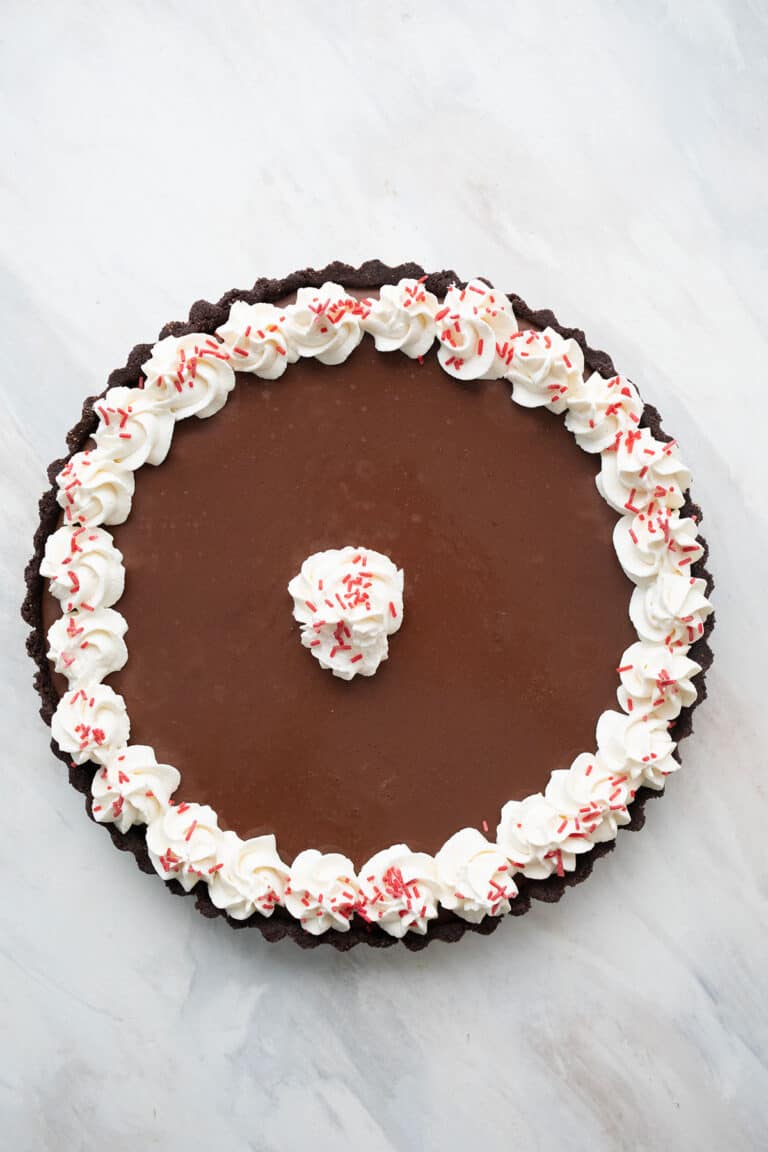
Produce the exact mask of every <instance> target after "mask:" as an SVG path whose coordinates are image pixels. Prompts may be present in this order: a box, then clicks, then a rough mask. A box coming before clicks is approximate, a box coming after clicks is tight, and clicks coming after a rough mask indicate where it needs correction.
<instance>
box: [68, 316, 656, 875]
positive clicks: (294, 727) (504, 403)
mask: <svg viewBox="0 0 768 1152" xmlns="http://www.w3.org/2000/svg"><path fill="white" fill-rule="evenodd" d="M509 393H510V386H509V385H508V384H507V383H505V382H503V381H494V382H478V383H474V384H469V385H467V384H459V383H457V382H456V381H454V380H452V379H451V378H450V377H448V376H447V375H446V374H445V373H444V372H443V371H442V369H441V368H440V367H439V365H438V363H437V359H436V356H435V355H434V354H432V355H429V356H427V357H426V358H425V361H424V363H423V364H422V365H419V364H418V363H416V362H413V361H411V360H409V359H407V358H406V357H405V356H402V355H400V354H397V353H396V354H388V355H381V354H378V353H376V352H375V350H374V348H373V344H372V341H370V340H369V339H368V338H366V339H365V340H364V341H363V343H362V344H361V346H360V347H359V348H358V349H357V351H356V352H354V353H353V355H352V357H351V358H350V359H349V360H348V361H347V362H346V363H345V364H343V365H341V366H340V367H333V368H332V367H325V366H323V365H321V364H319V363H317V362H315V361H311V360H302V361H300V362H299V363H297V364H294V365H292V366H291V367H290V368H289V370H288V372H287V373H286V375H285V376H284V377H283V379H282V380H279V381H277V382H276V383H273V384H267V383H263V382H261V381H258V380H257V379H256V378H254V377H252V376H246V375H242V376H240V377H239V379H238V386H237V388H236V389H235V391H234V392H233V393H232V395H231V397H230V399H229V402H228V403H227V405H226V406H225V408H224V409H223V410H222V411H221V412H219V413H218V414H217V415H216V416H215V417H213V418H211V419H210V420H196V419H190V420H185V421H183V422H180V423H179V424H177V426H176V430H175V434H174V442H173V446H172V449H171V452H170V455H169V457H168V459H167V460H166V462H165V463H164V464H163V465H161V466H160V467H158V468H152V467H145V468H143V469H141V470H140V471H139V473H137V477H136V494H135V499H134V504H133V511H132V514H131V517H130V519H129V521H128V523H127V524H125V525H122V526H119V527H117V528H115V529H113V531H114V536H115V541H116V543H117V546H118V547H119V548H120V549H121V550H122V552H123V553H124V556H125V562H126V569H127V580H126V591H125V595H124V597H123V599H122V600H121V601H120V602H119V604H118V605H117V608H118V609H119V611H120V612H122V613H123V615H124V616H125V617H126V619H127V621H128V626H129V631H128V635H127V643H128V650H129V661H128V664H127V665H126V667H125V669H124V670H123V671H122V672H120V673H119V674H116V675H114V676H112V677H111V678H110V683H112V685H113V686H114V688H115V689H116V690H117V691H119V692H121V693H122V694H123V695H124V697H125V700H126V703H127V706H128V711H129V715H130V717H131V742H132V743H146V744H151V745H152V746H153V747H154V749H155V751H156V754H157V757H158V760H161V761H165V762H167V763H171V764H174V765H175V766H176V767H178V768H179V770H180V772H181V774H182V786H181V790H180V792H179V794H178V796H179V798H183V799H187V800H195V801H197V802H199V803H208V804H210V805H211V806H212V807H213V808H214V809H215V810H216V811H217V812H218V813H219V818H220V823H221V825H222V826H223V827H231V828H234V829H236V830H237V831H238V832H239V833H240V834H241V835H243V836H247V835H252V834H257V833H260V832H265V831H274V832H275V833H276V835H277V840H278V846H279V848H280V850H281V852H282V854H283V856H284V858H285V859H286V860H288V861H290V860H291V859H292V858H293V856H294V855H295V854H296V853H297V852H298V851H300V850H301V849H302V848H306V847H317V848H320V849H323V850H326V851H328V850H340V851H343V852H344V853H345V854H347V855H349V856H351V857H352V859H353V861H354V863H355V864H356V866H359V865H361V864H362V863H363V862H364V861H365V859H366V858H367V857H368V856H369V855H371V854H373V853H374V852H375V851H378V850H379V849H381V848H384V847H386V846H388V845H390V844H394V843H400V842H404V843H407V844H408V845H409V846H410V847H411V848H412V849H414V850H425V851H430V852H435V851H436V850H437V849H438V848H439V847H440V846H441V844H442V843H443V842H444V841H445V839H446V838H447V837H448V836H449V835H451V833H453V832H455V831H456V830H458V829H459V828H460V827H463V826H465V825H467V824H473V825H475V826H477V827H482V824H483V821H486V822H487V825H488V828H489V829H490V832H491V835H493V834H494V832H495V826H496V823H497V821H498V815H499V810H500V807H501V805H502V804H503V803H504V802H505V801H507V800H509V799H512V798H520V797H522V796H524V795H526V794H527V793H530V792H535V791H539V790H542V789H543V788H544V787H545V785H546V781H547V779H548V777H549V774H550V772H551V771H552V770H553V769H554V768H567V767H568V765H569V764H570V762H571V760H572V758H573V757H574V756H575V755H576V754H577V753H578V752H581V751H589V750H591V749H592V748H593V747H594V728H595V723H596V720H597V717H598V716H599V714H600V712H602V711H603V710H604V709H606V708H610V707H613V706H615V691H616V685H617V676H616V671H615V670H616V666H617V664H618V658H619V657H620V655H621V653H622V652H623V650H624V649H625V647H627V645H628V644H630V643H631V642H632V640H633V639H634V635H633V632H632V630H631V627H630V624H629V620H628V617H627V605H628V602H629V594H630V585H629V583H628V581H627V580H626V578H625V577H624V575H623V573H622V572H621V570H620V568H619V565H618V562H617V559H616V556H615V553H614V551H613V548H612V545H611V531H612V529H613V525H614V523H615V519H616V517H615V514H614V513H612V512H611V511H610V510H609V508H608V507H607V505H605V503H604V502H603V501H602V499H601V498H600V497H599V495H598V494H597V492H596V490H595V486H594V477H595V473H596V468H597V464H598V459H597V458H595V457H594V456H589V455H587V454H586V453H584V452H582V451H580V450H579V449H578V448H577V446H576V445H575V443H574V441H573V438H572V437H571V436H570V434H569V433H567V432H566V430H565V429H564V427H563V424H562V420H559V419H557V418H554V417H552V416H551V415H550V414H549V413H547V412H543V411H540V410H539V411H528V410H526V409H522V408H520V407H518V406H517V405H515V404H513V403H512V402H511V401H510V398H509ZM345 544H353V545H363V546H366V547H370V548H375V549H377V550H380V551H383V552H385V553H387V554H388V555H389V556H390V557H391V558H392V559H393V560H394V561H395V562H396V563H397V564H398V565H399V566H401V567H403V568H404V570H405V621H404V624H403V627H402V628H401V630H400V631H399V632H398V633H397V634H396V635H394V636H393V637H391V638H390V658H389V661H388V662H386V663H385V664H383V665H382V666H381V667H380V669H379V671H378V672H377V674H376V675H375V676H374V677H373V678H372V679H369V680H366V679H363V678H362V677H357V678H355V680H354V681H352V682H351V683H345V682H343V681H341V680H338V679H336V678H335V677H333V676H332V675H331V673H330V672H327V671H323V670H322V669H321V668H320V666H319V665H318V663H317V662H316V661H315V660H314V659H313V658H312V657H311V655H310V654H309V652H308V651H307V650H306V649H304V648H302V647H301V644H300V642H299V632H298V626H297V625H296V623H295V622H294V621H293V619H292V616H291V601H290V598H289V596H288V594H287V591H286V586H287V584H288V581H289V580H290V578H291V577H292V576H293V575H294V574H295V573H296V572H297V571H298V569H299V567H300V565H301V562H302V560H303V559H304V558H305V557H306V556H308V555H309V554H310V553H312V552H315V551H318V550H320V549H323V548H332V547H342V546H343V545H345ZM46 601H47V604H46V615H47V616H48V618H49V621H50V619H52V618H53V617H54V616H55V612H56V608H55V605H52V604H51V602H50V597H46Z"/></svg>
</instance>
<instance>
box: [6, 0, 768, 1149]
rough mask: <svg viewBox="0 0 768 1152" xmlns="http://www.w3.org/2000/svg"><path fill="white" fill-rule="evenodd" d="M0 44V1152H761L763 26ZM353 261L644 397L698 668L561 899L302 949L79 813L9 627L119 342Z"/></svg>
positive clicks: (186, 7)
mask: <svg viewBox="0 0 768 1152" xmlns="http://www.w3.org/2000/svg"><path fill="white" fill-rule="evenodd" d="M0 40H1V41H2V48H1V50H2V58H1V59H0V157H1V158H0V169H1V170H2V176H0V257H1V266H0V273H1V275H2V282H1V283H0V326H1V327H2V359H1V361H0V363H1V364H2V372H1V374H0V391H1V396H0V402H1V404H2V409H1V410H0V460H1V461H2V473H3V488H2V495H3V500H2V521H3V526H2V536H1V537H0V539H2V547H0V565H2V569H1V571H2V598H3V614H2V634H1V635H0V651H1V653H2V661H3V685H2V693H1V694H0V710H1V715H2V719H1V729H0V730H1V731H2V734H3V742H4V746H5V754H4V756H3V757H2V761H1V762H0V765H1V767H0V771H2V798H1V803H2V808H1V809H0V819H1V821H2V836H0V867H1V868H2V897H0V951H1V953H2V955H1V956H0V1027H2V1029H3V1037H2V1055H1V1056H0V1130H3V1132H4V1139H3V1143H4V1146H5V1147H7V1148H8V1149H12V1150H13V1152H27V1150H30V1152H32V1150H34V1152H38V1150H45V1152H47V1150H51V1152H72V1150H76V1149H77V1150H79V1149H83V1150H87V1152H91V1150H98V1152H101V1150H104V1149H106V1150H108V1152H123V1150H128V1149H130V1150H132V1152H133V1150H134V1149H141V1150H142V1152H144V1150H147V1149H153V1148H158V1149H171V1150H172V1152H174V1150H175V1149H177V1148H178V1149H184V1150H185V1152H194V1150H197V1149H206V1150H208V1149H215V1148H227V1149H229V1150H232V1152H239V1150H241V1149H258V1150H259V1152H261V1150H265V1152H266V1150H279V1152H292V1150H293V1149H297V1150H298V1149H302V1150H303V1149H305V1148H311V1149H312V1150H313V1152H314V1150H317V1152H323V1150H325V1149H349V1148H351V1149H357V1148H360V1149H365V1150H366V1152H368V1150H370V1152H379V1150H385V1149H398V1150H400V1149H408V1150H410V1149H413V1150H422V1149H424V1150H431V1149H446V1150H453V1149H465V1148H467V1147H470V1146H476V1147H478V1148H485V1149H488V1150H489V1152H495V1150H496V1149H508V1148H512V1149H516V1148H520V1149H523V1148H524V1149H531V1150H539V1149H542V1150H545V1152H548V1150H549V1149H558V1150H559V1149H562V1148H567V1149H569V1150H570V1152H580V1150H581V1149H592V1150H594V1149H609V1150H613V1149H624V1148H627V1149H653V1150H656V1149H661V1150H665V1149H668V1148H681V1149H688V1148H699V1149H705V1150H709V1149H718V1150H719V1149H722V1148H728V1149H733V1150H736V1152H740V1150H742V1149H758V1148H764V1147H765V1146H766V1142H767V1141H768V1117H767V1111H766V1100H767V1099H768V1072H767V1070H766V1037H767V1031H768V1029H767V1022H766V980H765V974H766V964H767V962H768V954H767V950H766V901H765V895H766V887H767V885H766V881H767V880H768V877H767V876H766V852H765V843H766V826H767V824H766V821H767V818H768V808H767V806H766V800H765V769H766V748H767V747H768V725H767V724H766V715H767V714H768V708H766V685H765V656H764V652H765V642H766V629H765V609H764V606H763V599H762V598H763V596H764V590H765V587H766V584H768V555H767V550H766V513H765V505H764V500H765V493H766V480H767V479H768V475H767V472H768V469H767V468H766V443H767V438H766V433H765V430H764V423H763V422H764V420H765V388H766V374H765V363H766V357H765V340H764V331H765V328H766V324H767V323H768V316H767V315H766V311H767V309H766V299H767V297H768V293H767V291H766V289H767V288H768V285H767V284H766V275H765V272H766V242H767V240H768V228H767V227H766V208H765V203H766V199H765V198H766V178H767V177H768V166H767V165H766V143H767V134H766V118H767V114H768V7H767V6H766V3H765V0H752V2H750V0H685V2H681V0H675V2H672V0H669V2H668V3H664V2H662V0H647V2H644V3H642V4H639V3H638V4H635V3H632V0H622V2H617V0H613V2H611V0H587V2H584V3H573V0H570V2H568V3H540V4H533V3H529V4H523V3H519V4H518V3H509V2H500V0H498V2H492V0H486V2H485V3H483V4H470V3H469V2H468V0H465V2H464V3H458V2H445V0H443V2H441V3H422V4H419V5H417V4H416V3H392V2H388V3H386V4H382V3H378V4H373V3H359V4H357V5H353V4H349V3H339V2H336V0H326V2H325V3H322V4H309V3H307V4H298V3H281V4H277V3H275V4H260V3H253V2H246V0H239V2H234V0H230V2H228V3H223V2H219V3H218V4H206V3H199V2H195V3H192V2H189V0H184V2H182V0H178V2H177V3H169V2H159V0H145V2H143V3H142V2H139V0H136V2H130V3H129V2H122V3H114V4H106V3H96V2H95V0H93V2H91V3H88V2H85V0H76V2H73V0H69V2H68V3H56V2H54V0H48V2H46V3H42V2H37V3H33V2H30V0H24V2H9V0H4V2H3V4H2V21H1V22H0ZM371 256H379V257H382V258H384V259H386V260H388V261H390V262H393V263H394V262H397V261H399V260H402V259H417V260H419V261H421V262H422V263H423V264H424V265H425V266H426V267H428V268H430V269H437V268H442V267H453V268H455V269H456V270H457V272H458V273H459V274H460V275H462V276H464V277H469V276H472V275H475V274H482V275H485V276H488V277H489V278H491V279H492V280H494V281H495V282H496V283H497V284H498V285H500V286H501V287H503V288H505V289H507V290H515V291H517V292H519V293H520V294H521V295H522V296H524V297H525V298H526V299H527V300H528V301H529V302H530V303H531V304H532V305H535V306H550V307H552V308H554V309H555V311H556V313H557V314H558V316H559V317H560V319H561V320H562V321H563V322H565V323H575V324H579V325H581V326H583V327H585V328H586V330H587V334H588V336H589V338H590V340H591V342H592V343H593V345H595V346H597V347H606V348H608V349H609V350H610V351H611V353H612V355H613V356H614V359H615V360H616V363H617V365H618V366H619V368H620V369H621V370H622V371H623V372H625V373H626V374H628V375H630V376H631V377H633V378H634V379H635V380H636V381H637V382H638V384H639V385H640V387H641V389H642V391H643V393H644V395H645V396H646V398H647V399H648V400H650V401H651V402H654V403H657V404H659V406H660V407H661V408H662V411H663V413H664V416H665V419H666V425H667V428H668V429H669V430H671V431H672V432H673V433H675V434H676V435H677V436H678V438H679V440H680V442H681V444H682V448H683V452H684V455H685V458H686V460H687V461H688V463H689V464H690V465H691V467H692V468H693V471H694V475H695V494H696V496H697V498H698V499H699V500H700V501H701V503H702V505H703V507H704V510H705V514H706V519H705V525H704V527H705V530H706V533H707V535H708V536H709V538H710V542H711V546H712V569H713V571H714V573H715V575H716V578H717V582H718V589H717V594H716V606H717V614H718V628H717V630H716V633H715V649H716V662H715V665H714V669H713V671H712V674H711V678H710V682H709V684H710V694H711V698H710V700H709V701H708V703H707V704H706V706H704V707H703V708H702V709H701V711H700V712H699V713H698V714H697V721H696V728H697V731H696V734H695V737H694V738H693V740H691V741H690V742H689V743H688V746H687V747H686V749H685V769H684V771H683V772H682V773H681V774H680V775H679V776H677V777H676V778H674V779H673V780H672V781H671V782H670V784H669V786H668V795H667V796H666V798H665V799H664V800H663V801H662V802H660V803H655V804H653V805H651V806H650V807H649V810H648V823H647V826H646V829H645V831H644V832H643V833H641V834H640V835H637V836H628V835H622V836H621V837H620V839H619V844H618V848H617V850H616V852H615V853H614V854H613V855H612V856H611V857H609V858H607V859H606V860H605V861H603V862H601V863H600V864H599V865H598V866H597V869H596V872H595V874H594V876H593V877H592V879H591V880H590V882H589V883H588V884H585V885H582V886H581V887H580V888H578V889H576V890H574V891H573V892H570V893H569V894H568V895H567V896H566V898H565V899H564V900H563V902H562V903H561V904H560V905H558V906H554V907H547V906H541V905H536V906H535V907H534V910H533V912H532V913H531V914H530V915H528V916H526V917H524V918H523V919H521V920H517V921H510V922H508V923H505V924H504V925H502V926H501V927H500V928H499V930H498V931H497V933H496V934H495V935H494V936H493V937H491V938H489V939H483V938H480V937H475V936H468V937H467V938H466V939H465V940H464V941H463V942H462V943H461V944H460V945H456V946H453V947H444V946H441V945H439V944H437V945H434V946H432V947H430V948H429V949H428V950H427V951H426V952H424V953H421V954H419V955H412V954H410V953H409V952H407V951H405V950H404V949H402V948H395V949H392V950H389V951H385V952H376V951H373V950H366V949H357V950H356V951H355V952H354V953H351V954H349V955H339V954H337V953H335V952H332V951H331V950H328V949H320V950H319V951H314V952H310V953H307V954H304V953H302V952H300V951H299V950H298V949H297V948H296V947H295V946H294V945H293V944H291V943H290V942H286V943H283V944H282V945H277V946H268V945H267V944H266V943H264V942H263V941H262V938H261V936H260V935H259V934H258V933H256V932H241V933H233V932H231V931H230V930H229V929H228V928H227V926H226V924H225V923H223V922H221V921H217V922H215V923H209V922H207V921H205V920H204V919H202V918H201V917H200V916H198V915H197V914H196V913H195V911H194V908H193V905H192V901H182V900H178V899H172V898H170V897H169V896H168V895H167V893H166V892H165V891H164V890H163V886H162V885H161V884H160V883H159V881H156V880H154V879H151V878H147V877H144V876H142V875H141V874H139V873H138V872H137V871H136V869H135V867H134V864H133V861H132V859H131V858H130V857H126V856H124V855H122V854H120V853H118V852H116V851H115V850H114V849H113V847H112V845H111V843H110V841H109V837H108V836H107V835H106V834H105V832H104V831H103V830H102V829H100V828H98V827H96V826H95V825H93V824H91V823H90V822H89V821H88V820H87V819H86V818H85V816H84V812H83V801H82V798H81V797H80V796H78V795H77V794H76V793H75V792H73V791H72V790H71V789H70V788H69V786H68V784H67V782H66V779H65V775H64V772H63V769H62V766H61V764H60V763H59V762H58V761H56V760H54V759H53V758H52V757H51V756H50V754H49V751H48V746H47V745H48V738H49V734H48V731H47V730H46V729H45V728H44V726H43V724H42V723H41V722H40V720H39V718H38V716H37V702H36V697H35V696H34V694H33V692H32V689H31V685H30V680H31V675H32V667H31V664H30V663H29V661H28V660H27V658H26V657H25V655H24V651H23V648H24V634H25V629H24V627H23V625H22V624H21V622H20V620H19V618H18V612H17V608H18V605H19V603H20V601H21V599H22V571H23V567H24V564H25V562H26V559H27V557H28V555H29V552H30V540H31V536H32V532H33V529H34V526H35V522H36V502H37V498H38V495H39V493H40V491H41V490H42V488H43V486H44V467H45V465H46V464H47V463H48V461H49V460H50V459H52V458H54V457H55V456H57V455H59V454H60V452H61V450H62V448H63V436H64V433H65V431H66V430H67V429H68V428H69V427H70V426H71V424H72V423H73V422H74V420H75V419H76V417H77V415H78V413H79V408H80V403H81V400H82V398H83V397H84V396H85V395H87V394H89V393H93V392H96V391H98V390H100V389H101V388H102V387H103V386H104V382H105V379H106V376H107V374H108V372H109V371H110V369H111V368H113V367H115V366H116V365H119V364H121V363H122V362H123V359H124V357H125V355H126V353H127V352H128V350H129V349H130V348H131V346H132V345H133V344H134V343H136V342H137V341H144V340H151V339H153V338H154V336H155V334H156V332H157V330H158V329H159V327H160V325H161V324H162V323H163V322H164V321H166V320H168V319H176V318H180V317H183V316H184V315H185V313H186V310H187V308H188V307H189V305H190V304H191V302H192V301H193V300H195V299H196V298H198V297H200V296H207V297H209V298H216V297H218V296H219V295H220V294H221V293H222V292H224V291H225V290H227V289H229V288H231V287H232V286H233V285H235V286H238V285H240V286H247V285H249V284H250V283H251V282H252V281H253V280H254V279H255V278H256V277H257V276H259V275H279V274H283V273H286V272H288V271H292V270H293V269H294V268H297V267H303V266H305V265H307V264H314V265H316V266H320V265H322V264H324V263H325V262H326V261H328V260H329V259H333V258H343V259H346V260H347V261H351V262H358V261H360V260H362V259H365V258H367V257H371ZM510 752H511V754H512V755H514V749H511V750H510Z"/></svg>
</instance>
